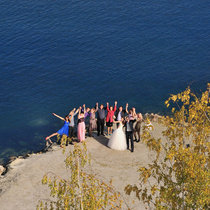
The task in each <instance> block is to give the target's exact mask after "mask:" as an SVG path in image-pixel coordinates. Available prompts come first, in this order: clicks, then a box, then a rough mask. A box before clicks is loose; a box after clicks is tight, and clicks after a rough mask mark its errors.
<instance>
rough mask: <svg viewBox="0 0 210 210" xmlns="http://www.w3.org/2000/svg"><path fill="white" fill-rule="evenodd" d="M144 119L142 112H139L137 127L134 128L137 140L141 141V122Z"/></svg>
mask: <svg viewBox="0 0 210 210" xmlns="http://www.w3.org/2000/svg"><path fill="white" fill-rule="evenodd" d="M142 121H143V117H142V114H141V113H138V114H137V120H136V125H135V129H134V137H135V141H136V142H140V140H141V136H140V132H141V123H142ZM137 136H138V137H137ZM137 138H138V139H137Z"/></svg>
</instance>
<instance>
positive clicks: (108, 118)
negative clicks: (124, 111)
mask: <svg viewBox="0 0 210 210" xmlns="http://www.w3.org/2000/svg"><path fill="white" fill-rule="evenodd" d="M106 104H107V116H106V126H107V128H108V133H107V135H110V134H112V126H113V121H114V120H113V116H114V113H115V111H116V109H117V101H115V102H114V108H113V106H110V107H109V103H108V102H107V103H106Z"/></svg>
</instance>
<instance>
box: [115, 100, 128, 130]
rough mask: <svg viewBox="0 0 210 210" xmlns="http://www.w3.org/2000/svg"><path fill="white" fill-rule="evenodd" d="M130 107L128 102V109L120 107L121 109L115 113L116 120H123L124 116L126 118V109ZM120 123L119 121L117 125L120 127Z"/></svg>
mask: <svg viewBox="0 0 210 210" xmlns="http://www.w3.org/2000/svg"><path fill="white" fill-rule="evenodd" d="M127 109H128V103H127V104H126V109H123V107H122V106H120V107H119V109H118V110H117V111H116V113H115V119H116V121H121V119H122V118H124V119H125V113H126V112H127V111H126V110H127ZM119 124H120V123H117V127H119Z"/></svg>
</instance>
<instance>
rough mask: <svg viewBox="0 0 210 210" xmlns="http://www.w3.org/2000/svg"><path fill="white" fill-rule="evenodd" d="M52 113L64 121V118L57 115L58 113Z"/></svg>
mask: <svg viewBox="0 0 210 210" xmlns="http://www.w3.org/2000/svg"><path fill="white" fill-rule="evenodd" d="M52 114H53V115H54V116H55V117H57V118H59V119H61V120H63V121H65V119H64V118H63V117H61V116H59V115H57V114H55V113H52Z"/></svg>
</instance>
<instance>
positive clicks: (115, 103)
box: [114, 101, 117, 112]
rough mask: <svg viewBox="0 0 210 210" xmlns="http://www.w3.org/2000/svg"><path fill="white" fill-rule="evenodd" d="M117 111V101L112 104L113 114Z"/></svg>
mask: <svg viewBox="0 0 210 210" xmlns="http://www.w3.org/2000/svg"><path fill="white" fill-rule="evenodd" d="M116 110H117V101H115V102H114V112H115V111H116Z"/></svg>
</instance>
